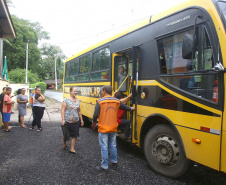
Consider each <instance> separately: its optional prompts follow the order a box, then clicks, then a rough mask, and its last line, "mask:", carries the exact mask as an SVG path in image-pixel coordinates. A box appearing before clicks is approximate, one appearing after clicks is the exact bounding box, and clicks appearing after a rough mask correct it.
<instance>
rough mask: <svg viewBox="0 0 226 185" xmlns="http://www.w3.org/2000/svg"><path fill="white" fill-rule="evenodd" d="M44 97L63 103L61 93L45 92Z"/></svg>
mask: <svg viewBox="0 0 226 185" xmlns="http://www.w3.org/2000/svg"><path fill="white" fill-rule="evenodd" d="M44 96H46V97H49V98H52V99H54V100H57V101H59V102H63V92H56V91H53V90H46V91H45V94H44Z"/></svg>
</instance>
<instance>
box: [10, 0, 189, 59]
mask: <svg viewBox="0 0 226 185" xmlns="http://www.w3.org/2000/svg"><path fill="white" fill-rule="evenodd" d="M184 1H186V0H64V1H63V0H12V2H13V7H9V11H10V13H11V14H13V15H16V16H17V17H19V18H23V19H26V20H29V21H31V22H39V23H40V24H41V26H42V27H43V30H44V31H47V32H49V36H50V40H44V41H42V42H46V43H50V44H52V45H57V46H60V48H61V49H62V50H63V53H64V54H65V55H66V56H67V57H71V56H73V55H75V54H76V53H77V52H79V51H81V50H83V49H85V48H88V47H89V46H91V45H93V44H95V43H97V42H99V41H102V40H104V39H106V38H107V37H111V36H112V35H114V34H116V33H117V32H119V31H120V30H123V29H125V28H126V27H128V26H130V25H131V24H133V23H135V22H137V21H139V20H141V19H143V18H146V17H150V16H151V15H153V14H156V13H158V12H161V11H163V10H166V9H168V8H170V7H172V6H175V5H177V4H180V3H182V2H184ZM41 44H42V43H40V45H41Z"/></svg>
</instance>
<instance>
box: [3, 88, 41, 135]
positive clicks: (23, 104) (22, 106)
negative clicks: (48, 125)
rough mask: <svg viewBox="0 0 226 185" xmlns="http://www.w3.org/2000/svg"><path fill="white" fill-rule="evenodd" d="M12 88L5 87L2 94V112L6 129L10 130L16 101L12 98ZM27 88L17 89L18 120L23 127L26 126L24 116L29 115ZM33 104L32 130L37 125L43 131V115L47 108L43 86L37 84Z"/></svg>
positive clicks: (6, 130)
mask: <svg viewBox="0 0 226 185" xmlns="http://www.w3.org/2000/svg"><path fill="white" fill-rule="evenodd" d="M11 92H12V88H11V87H4V88H3V91H2V93H1V95H0V112H1V114H2V121H3V124H4V131H5V132H10V131H11V130H10V129H9V121H10V117H11V112H12V105H13V104H14V103H15V102H14V101H13V100H12V97H13V96H11ZM25 93H26V89H25V88H22V89H19V90H18V91H17V95H16V96H17V103H18V122H19V124H20V126H21V127H22V128H26V125H25V124H24V116H26V115H27V103H28V96H27V95H26V94H25ZM32 100H33V106H32V114H33V121H32V125H31V127H30V130H33V129H34V127H35V126H36V125H37V127H38V130H37V131H41V130H42V127H41V119H42V117H43V113H44V110H45V103H44V101H45V98H44V96H43V95H42V94H41V88H40V87H39V86H36V88H35V92H34V96H33V97H32Z"/></svg>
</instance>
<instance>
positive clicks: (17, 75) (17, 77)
mask: <svg viewBox="0 0 226 185" xmlns="http://www.w3.org/2000/svg"><path fill="white" fill-rule="evenodd" d="M25 76H26V70H25V69H19V68H17V69H13V70H11V71H10V72H9V81H10V82H13V83H25ZM27 77H28V82H29V83H32V84H33V83H36V82H38V81H39V77H38V75H37V74H35V73H32V72H31V71H29V70H28V73H27Z"/></svg>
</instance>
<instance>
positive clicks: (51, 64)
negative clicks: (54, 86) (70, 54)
mask: <svg viewBox="0 0 226 185" xmlns="http://www.w3.org/2000/svg"><path fill="white" fill-rule="evenodd" d="M41 54H42V56H43V59H42V62H41V65H40V67H41V68H42V72H43V73H44V74H47V76H48V79H54V78H55V59H56V69H57V78H63V71H64V70H63V69H64V63H63V60H64V59H65V58H66V57H65V55H64V54H63V51H62V50H61V49H60V47H59V46H55V45H51V44H46V43H44V44H43V45H42V47H41Z"/></svg>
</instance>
